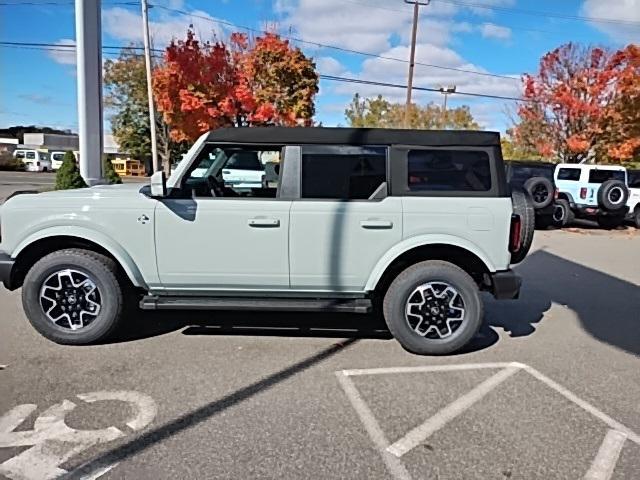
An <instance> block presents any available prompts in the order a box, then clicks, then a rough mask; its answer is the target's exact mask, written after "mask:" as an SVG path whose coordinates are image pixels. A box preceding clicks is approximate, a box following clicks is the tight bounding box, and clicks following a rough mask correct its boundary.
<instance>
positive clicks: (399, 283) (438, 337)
mask: <svg viewBox="0 0 640 480" xmlns="http://www.w3.org/2000/svg"><path fill="white" fill-rule="evenodd" d="M429 283H433V284H435V285H434V288H436V290H431V288H427V290H426V292H427V294H429V292H431V293H432V295H431V296H432V297H433V298H432V299H431V301H432V302H436V304H438V306H436V307H435V308H437V309H439V311H440V312H441V314H445V315H446V313H442V312H443V310H442V305H443V304H448V305H451V303H452V302H456V303H455V304H454V306H457V307H459V306H460V305H462V307H463V311H462V312H459V314H460V317H461V321H460V322H458V321H455V320H454V319H449V320H442V318H441V317H436V319H435V320H434V319H433V318H431V317H429V319H428V318H427V317H422V318H423V320H422V321H421V320H419V318H418V317H417V316H415V315H406V308H407V302H409V301H410V300H414V301H415V300H416V299H417V298H420V294H417V295H418V297H414V295H415V294H414V291H415V290H416V289H418V288H422V287H424V286H425V285H426V284H429ZM444 284H446V285H448V286H449V287H451V288H453V289H454V290H455V292H456V294H455V295H452V294H451V293H448V294H447V293H444V290H442V286H443V285H444ZM438 289H440V290H439V291H438ZM436 291H438V293H439V294H440V295H443V296H442V297H438V296H437V295H434V292H436ZM422 295H423V296H422V297H421V298H423V299H425V298H427V297H426V295H425V294H422ZM427 301H428V300H427ZM459 301H461V302H462V303H459ZM432 308H434V307H432ZM414 309H415V307H414ZM382 310H383V314H384V319H385V322H386V324H387V327H388V328H389V331H390V332H391V334H392V335H393V336H394V338H395V339H396V340H397V341H398V342H399V343H400V345H402V347H403V348H404V349H405V350H408V351H409V352H412V353H416V354H419V355H447V354H450V353H453V352H455V351H457V350H460V349H461V348H462V347H464V346H465V345H466V344H467V343H469V342H470V341H471V340H472V339H473V337H474V336H475V335H476V333H478V330H479V329H480V327H481V325H482V318H483V305H482V300H481V299H480V293H479V291H478V286H477V285H476V283H475V282H474V281H473V279H472V278H471V277H470V276H469V274H468V273H466V272H465V271H464V270H462V269H461V268H459V267H457V266H456V265H453V264H452V263H449V262H444V261H440V260H428V261H425V262H420V263H416V264H415V265H412V266H410V267H409V268H407V269H406V270H404V271H403V272H401V273H400V274H399V275H398V276H397V277H396V278H395V280H394V281H393V282H391V285H390V286H389V289H388V290H387V292H386V294H385V296H384V300H383V304H382ZM414 311H415V310H414ZM430 311H435V310H430ZM429 314H430V313H429V312H427V313H425V315H429ZM456 316H457V315H456ZM410 321H411V322H412V323H410ZM437 321H439V322H440V324H439V325H436V324H435V322H437ZM427 322H429V323H430V325H429V326H428V327H427V328H426V329H425V328H424V326H425V325H426V324H427ZM432 322H433V323H432ZM418 323H420V325H418ZM447 325H448V327H447ZM414 328H416V329H418V330H420V329H422V330H423V332H422V334H421V333H418V332H417V331H416V330H414ZM438 329H442V330H438ZM437 330H438V331H444V332H445V333H444V336H443V335H442V334H439V333H438V332H437Z"/></svg>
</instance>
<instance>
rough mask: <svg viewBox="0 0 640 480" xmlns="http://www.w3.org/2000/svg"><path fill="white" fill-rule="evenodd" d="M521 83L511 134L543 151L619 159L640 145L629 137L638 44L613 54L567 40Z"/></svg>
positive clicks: (567, 157)
mask: <svg viewBox="0 0 640 480" xmlns="http://www.w3.org/2000/svg"><path fill="white" fill-rule="evenodd" d="M523 81H524V92H523V97H524V99H525V100H527V102H526V103H523V104H522V105H521V106H520V108H519V110H518V114H519V116H520V123H519V125H517V126H516V128H515V135H516V136H517V137H518V138H520V139H521V140H522V142H523V143H524V144H527V145H530V146H534V147H535V149H536V150H537V151H538V152H539V153H540V154H541V155H543V156H547V157H548V156H551V157H556V158H559V159H560V160H562V161H565V162H579V161H581V160H584V159H585V158H589V157H591V156H593V155H595V154H597V155H598V156H599V157H600V158H599V160H622V159H625V158H629V157H630V155H632V154H633V151H635V150H637V148H638V146H639V145H640V141H636V140H637V135H636V136H635V137H633V135H634V132H637V125H638V122H637V115H638V106H637V103H636V105H635V107H634V106H632V104H631V103H630V102H629V101H628V98H629V97H633V96H634V95H635V98H636V99H637V96H638V47H637V46H634V45H630V46H629V47H627V48H626V49H624V50H621V51H617V52H611V51H609V50H605V49H602V48H597V47H583V46H579V45H577V44H574V43H568V44H566V45H563V46H561V47H559V48H557V49H555V50H553V51H552V52H549V53H547V54H546V55H544V56H543V57H542V59H541V61H540V67H539V70H538V73H537V74H535V75H525V76H524V78H523ZM634 92H635V93H634ZM636 101H637V100H636ZM634 115H635V120H634ZM634 125H635V129H634V128H633V127H634ZM603 157H604V158H603Z"/></svg>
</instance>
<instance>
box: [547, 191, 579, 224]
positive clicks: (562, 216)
mask: <svg viewBox="0 0 640 480" xmlns="http://www.w3.org/2000/svg"><path fill="white" fill-rule="evenodd" d="M552 218H553V224H554V225H555V226H556V227H558V228H563V227H566V226H568V225H571V224H572V223H573V221H574V220H575V215H574V213H573V210H571V205H570V204H569V201H568V200H565V199H564V198H559V199H558V200H556V204H555V205H554V210H553V217H552Z"/></svg>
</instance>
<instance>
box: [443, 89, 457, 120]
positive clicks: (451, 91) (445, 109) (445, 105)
mask: <svg viewBox="0 0 640 480" xmlns="http://www.w3.org/2000/svg"><path fill="white" fill-rule="evenodd" d="M439 90H440V92H441V93H443V94H444V105H443V107H442V115H441V117H440V128H444V127H445V126H446V123H447V97H448V96H449V95H450V94H452V93H456V86H455V85H449V86H447V87H440V88H439Z"/></svg>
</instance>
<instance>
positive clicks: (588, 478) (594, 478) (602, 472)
mask: <svg viewBox="0 0 640 480" xmlns="http://www.w3.org/2000/svg"><path fill="white" fill-rule="evenodd" d="M626 439H627V435H626V434H625V433H622V432H619V431H617V430H609V431H608V432H607V435H606V436H605V437H604V440H603V442H602V445H600V449H599V450H598V454H597V455H596V458H595V459H594V460H593V463H592V464H591V468H590V469H589V471H588V472H587V474H586V475H585V476H584V480H609V479H610V478H611V476H612V475H613V470H614V468H615V467H616V463H617V462H618V457H619V456H620V452H621V451H622V446H623V445H624V442H625V440H626Z"/></svg>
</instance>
